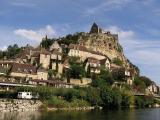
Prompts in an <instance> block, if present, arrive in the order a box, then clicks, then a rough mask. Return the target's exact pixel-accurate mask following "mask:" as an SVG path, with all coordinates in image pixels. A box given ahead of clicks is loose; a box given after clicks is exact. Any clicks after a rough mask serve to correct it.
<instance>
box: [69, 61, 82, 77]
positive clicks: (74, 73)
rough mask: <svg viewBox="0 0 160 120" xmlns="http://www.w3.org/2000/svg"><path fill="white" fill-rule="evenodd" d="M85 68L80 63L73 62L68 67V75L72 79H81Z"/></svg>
mask: <svg viewBox="0 0 160 120" xmlns="http://www.w3.org/2000/svg"><path fill="white" fill-rule="evenodd" d="M84 74H85V70H84V68H83V66H82V65H79V64H73V65H71V67H70V76H71V77H72V78H74V79H81V78H82V77H84Z"/></svg>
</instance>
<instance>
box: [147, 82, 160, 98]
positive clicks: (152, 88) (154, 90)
mask: <svg viewBox="0 0 160 120" xmlns="http://www.w3.org/2000/svg"><path fill="white" fill-rule="evenodd" d="M146 93H147V94H152V95H153V94H158V86H157V85H156V84H155V83H152V84H151V85H150V86H148V87H147V89H146Z"/></svg>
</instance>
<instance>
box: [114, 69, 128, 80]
mask: <svg viewBox="0 0 160 120" xmlns="http://www.w3.org/2000/svg"><path fill="white" fill-rule="evenodd" d="M112 76H113V78H114V80H118V81H125V80H126V79H125V78H126V77H125V68H123V67H121V68H119V69H115V70H113V71H112Z"/></svg>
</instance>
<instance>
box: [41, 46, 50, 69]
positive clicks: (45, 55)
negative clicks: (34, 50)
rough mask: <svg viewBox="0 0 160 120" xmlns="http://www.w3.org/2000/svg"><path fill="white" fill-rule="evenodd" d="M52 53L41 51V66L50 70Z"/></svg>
mask: <svg viewBox="0 0 160 120" xmlns="http://www.w3.org/2000/svg"><path fill="white" fill-rule="evenodd" d="M50 59H51V53H50V52H48V51H46V50H44V49H43V50H41V52H40V62H39V63H40V64H41V65H42V67H43V68H44V69H49V66H50Z"/></svg>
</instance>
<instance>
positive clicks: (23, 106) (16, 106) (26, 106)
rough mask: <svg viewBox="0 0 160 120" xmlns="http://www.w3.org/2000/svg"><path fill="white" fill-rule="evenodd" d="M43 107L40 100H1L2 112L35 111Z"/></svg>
mask: <svg viewBox="0 0 160 120" xmlns="http://www.w3.org/2000/svg"><path fill="white" fill-rule="evenodd" d="M41 105H42V102H41V101H39V100H21V99H9V100H8V99H0V111H35V110H38V109H39V108H40V107H41Z"/></svg>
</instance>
